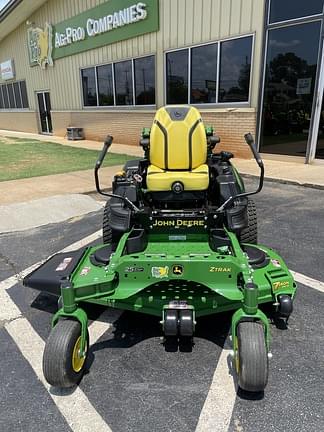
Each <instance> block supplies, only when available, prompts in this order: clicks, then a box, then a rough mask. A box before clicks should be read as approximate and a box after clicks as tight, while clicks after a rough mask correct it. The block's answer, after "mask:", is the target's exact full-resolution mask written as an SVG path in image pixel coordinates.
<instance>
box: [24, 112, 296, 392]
mask: <svg viewBox="0 0 324 432" xmlns="http://www.w3.org/2000/svg"><path fill="white" fill-rule="evenodd" d="M219 141H220V139H219V138H218V137H217V136H215V135H214V134H213V128H212V127H204V125H203V122H202V119H201V116H200V113H199V112H198V110H197V109H196V108H194V107H191V106H183V105H181V106H166V107H163V108H160V109H159V110H158V111H157V112H156V115H155V118H154V122H153V125H152V127H151V129H149V128H144V129H143V132H142V137H141V140H140V145H141V146H142V147H143V151H144V157H143V158H142V159H139V160H132V161H129V162H127V163H126V165H125V166H124V169H123V171H121V172H119V173H117V174H116V175H115V177H114V180H113V183H112V193H107V192H103V191H102V189H101V187H100V183H99V177H98V171H99V168H100V166H101V164H102V162H103V159H104V157H105V155H106V153H107V150H108V148H109V147H110V145H111V143H112V137H111V136H108V137H107V139H106V140H105V143H104V147H103V150H102V151H101V153H100V155H99V158H98V161H97V162H96V166H95V182H96V188H97V190H98V192H99V193H100V194H102V195H105V196H108V197H109V198H110V200H109V201H107V203H106V206H105V209H104V218H103V243H104V244H102V245H99V246H92V247H84V248H82V249H80V250H77V251H74V252H66V253H59V254H56V255H54V256H53V257H51V258H50V259H49V260H47V261H46V262H45V263H44V264H42V265H41V266H40V267H39V268H38V269H37V270H35V271H34V272H32V273H31V274H29V275H28V276H27V277H26V278H25V279H24V285H26V286H28V287H31V288H35V289H38V290H40V291H47V292H49V293H54V294H57V295H59V296H60V299H59V310H58V311H57V313H56V314H55V315H54V318H53V322H52V325H53V328H52V331H51V333H50V335H49V338H48V340H47V343H46V346H45V351H44V356H43V372H44V375H45V378H46V380H47V381H48V382H49V383H50V384H52V385H53V386H59V387H70V386H73V385H75V384H77V383H78V382H79V381H80V379H81V377H82V375H83V373H84V371H85V368H86V359H87V355H88V351H89V337H88V330H87V325H88V324H87V322H88V320H87V315H86V313H85V311H84V310H83V309H82V308H81V307H80V303H81V302H90V303H95V304H100V305H104V306H107V307H113V308H118V309H123V310H131V311H136V312H143V313H146V314H151V315H156V316H157V317H159V318H160V319H161V324H162V331H163V334H164V336H165V338H166V340H167V339H168V338H187V339H190V338H192V337H193V335H194V331H195V327H196V325H197V326H198V325H199V318H200V317H202V316H206V315H211V314H217V313H219V312H224V311H233V312H234V313H233V316H232V324H231V337H232V343H233V357H234V359H233V365H234V368H235V369H236V373H237V376H238V384H239V386H240V387H241V388H242V389H243V390H246V391H250V392H257V391H262V390H263V389H264V388H265V386H266V384H267V379H268V359H269V357H270V356H271V354H270V345H269V344H270V330H269V320H268V318H267V316H266V315H265V314H264V313H263V312H262V311H261V310H260V309H259V305H260V304H264V303H270V304H272V305H273V307H274V309H275V310H276V313H277V314H278V315H279V316H280V317H283V318H285V319H288V317H289V315H290V314H291V312H292V302H293V297H294V295H295V292H296V284H295V282H294V280H293V277H292V275H291V273H290V272H289V270H288V268H287V266H286V264H285V263H284V261H283V259H282V258H281V257H280V256H279V255H278V254H277V253H276V252H274V251H273V250H272V249H270V248H267V247H265V246H261V245H258V244H257V219H256V209H255V204H254V202H253V201H252V200H251V199H250V198H249V197H250V196H251V195H254V194H256V193H258V192H260V191H261V189H262V186H263V178H264V167H263V162H262V160H261V157H260V155H259V153H258V152H257V150H256V147H255V144H254V142H253V138H252V136H251V134H250V133H248V134H246V135H245V141H246V143H247V144H248V145H249V146H250V148H251V150H252V153H253V155H254V158H255V160H256V162H257V164H258V165H259V167H260V170H261V175H260V179H259V186H258V188H257V190H255V191H253V192H246V191H245V188H244V184H243V181H242V178H241V177H240V175H239V173H238V172H237V170H236V169H235V168H234V166H233V165H232V164H231V158H232V157H233V154H232V153H230V152H226V151H221V152H219V153H216V152H214V149H215V146H216V145H217V143H218V142H219ZM216 319H217V317H216V315H215V320H216Z"/></svg>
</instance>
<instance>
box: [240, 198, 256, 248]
mask: <svg viewBox="0 0 324 432" xmlns="http://www.w3.org/2000/svg"><path fill="white" fill-rule="evenodd" d="M247 220H248V224H247V226H246V227H245V228H243V229H242V230H241V233H240V236H239V237H240V242H241V243H252V244H257V243H258V224H257V211H256V206H255V202H254V201H253V200H251V199H249V200H248V204H247Z"/></svg>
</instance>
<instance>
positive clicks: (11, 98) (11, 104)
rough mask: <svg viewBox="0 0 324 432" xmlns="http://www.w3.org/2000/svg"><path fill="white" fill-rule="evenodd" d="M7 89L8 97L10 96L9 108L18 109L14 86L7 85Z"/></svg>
mask: <svg viewBox="0 0 324 432" xmlns="http://www.w3.org/2000/svg"><path fill="white" fill-rule="evenodd" d="M7 88H8V95H9V108H16V104H15V99H14V91H13V85H12V84H7Z"/></svg>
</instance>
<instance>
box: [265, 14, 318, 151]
mask: <svg viewBox="0 0 324 432" xmlns="http://www.w3.org/2000/svg"><path fill="white" fill-rule="evenodd" d="M319 38H320V22H317V21H315V22H312V23H307V24H298V25H294V26H289V27H285V28H279V29H273V30H269V36H268V48H267V57H266V76H265V85H264V97H263V112H262V137H261V146H262V151H263V152H267V153H279V154H287V155H296V156H303V155H305V152H306V145H307V139H308V133H309V127H310V117H311V111H312V102H313V94H314V85H315V74H316V66H317V55H318V47H319Z"/></svg>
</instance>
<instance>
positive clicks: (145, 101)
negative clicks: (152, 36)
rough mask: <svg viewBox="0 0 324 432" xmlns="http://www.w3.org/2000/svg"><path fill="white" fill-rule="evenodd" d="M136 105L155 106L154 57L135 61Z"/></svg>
mask: <svg viewBox="0 0 324 432" xmlns="http://www.w3.org/2000/svg"><path fill="white" fill-rule="evenodd" d="M134 72H135V103H136V105H154V104H155V61H154V56H149V57H142V58H139V59H135V60H134Z"/></svg>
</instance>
